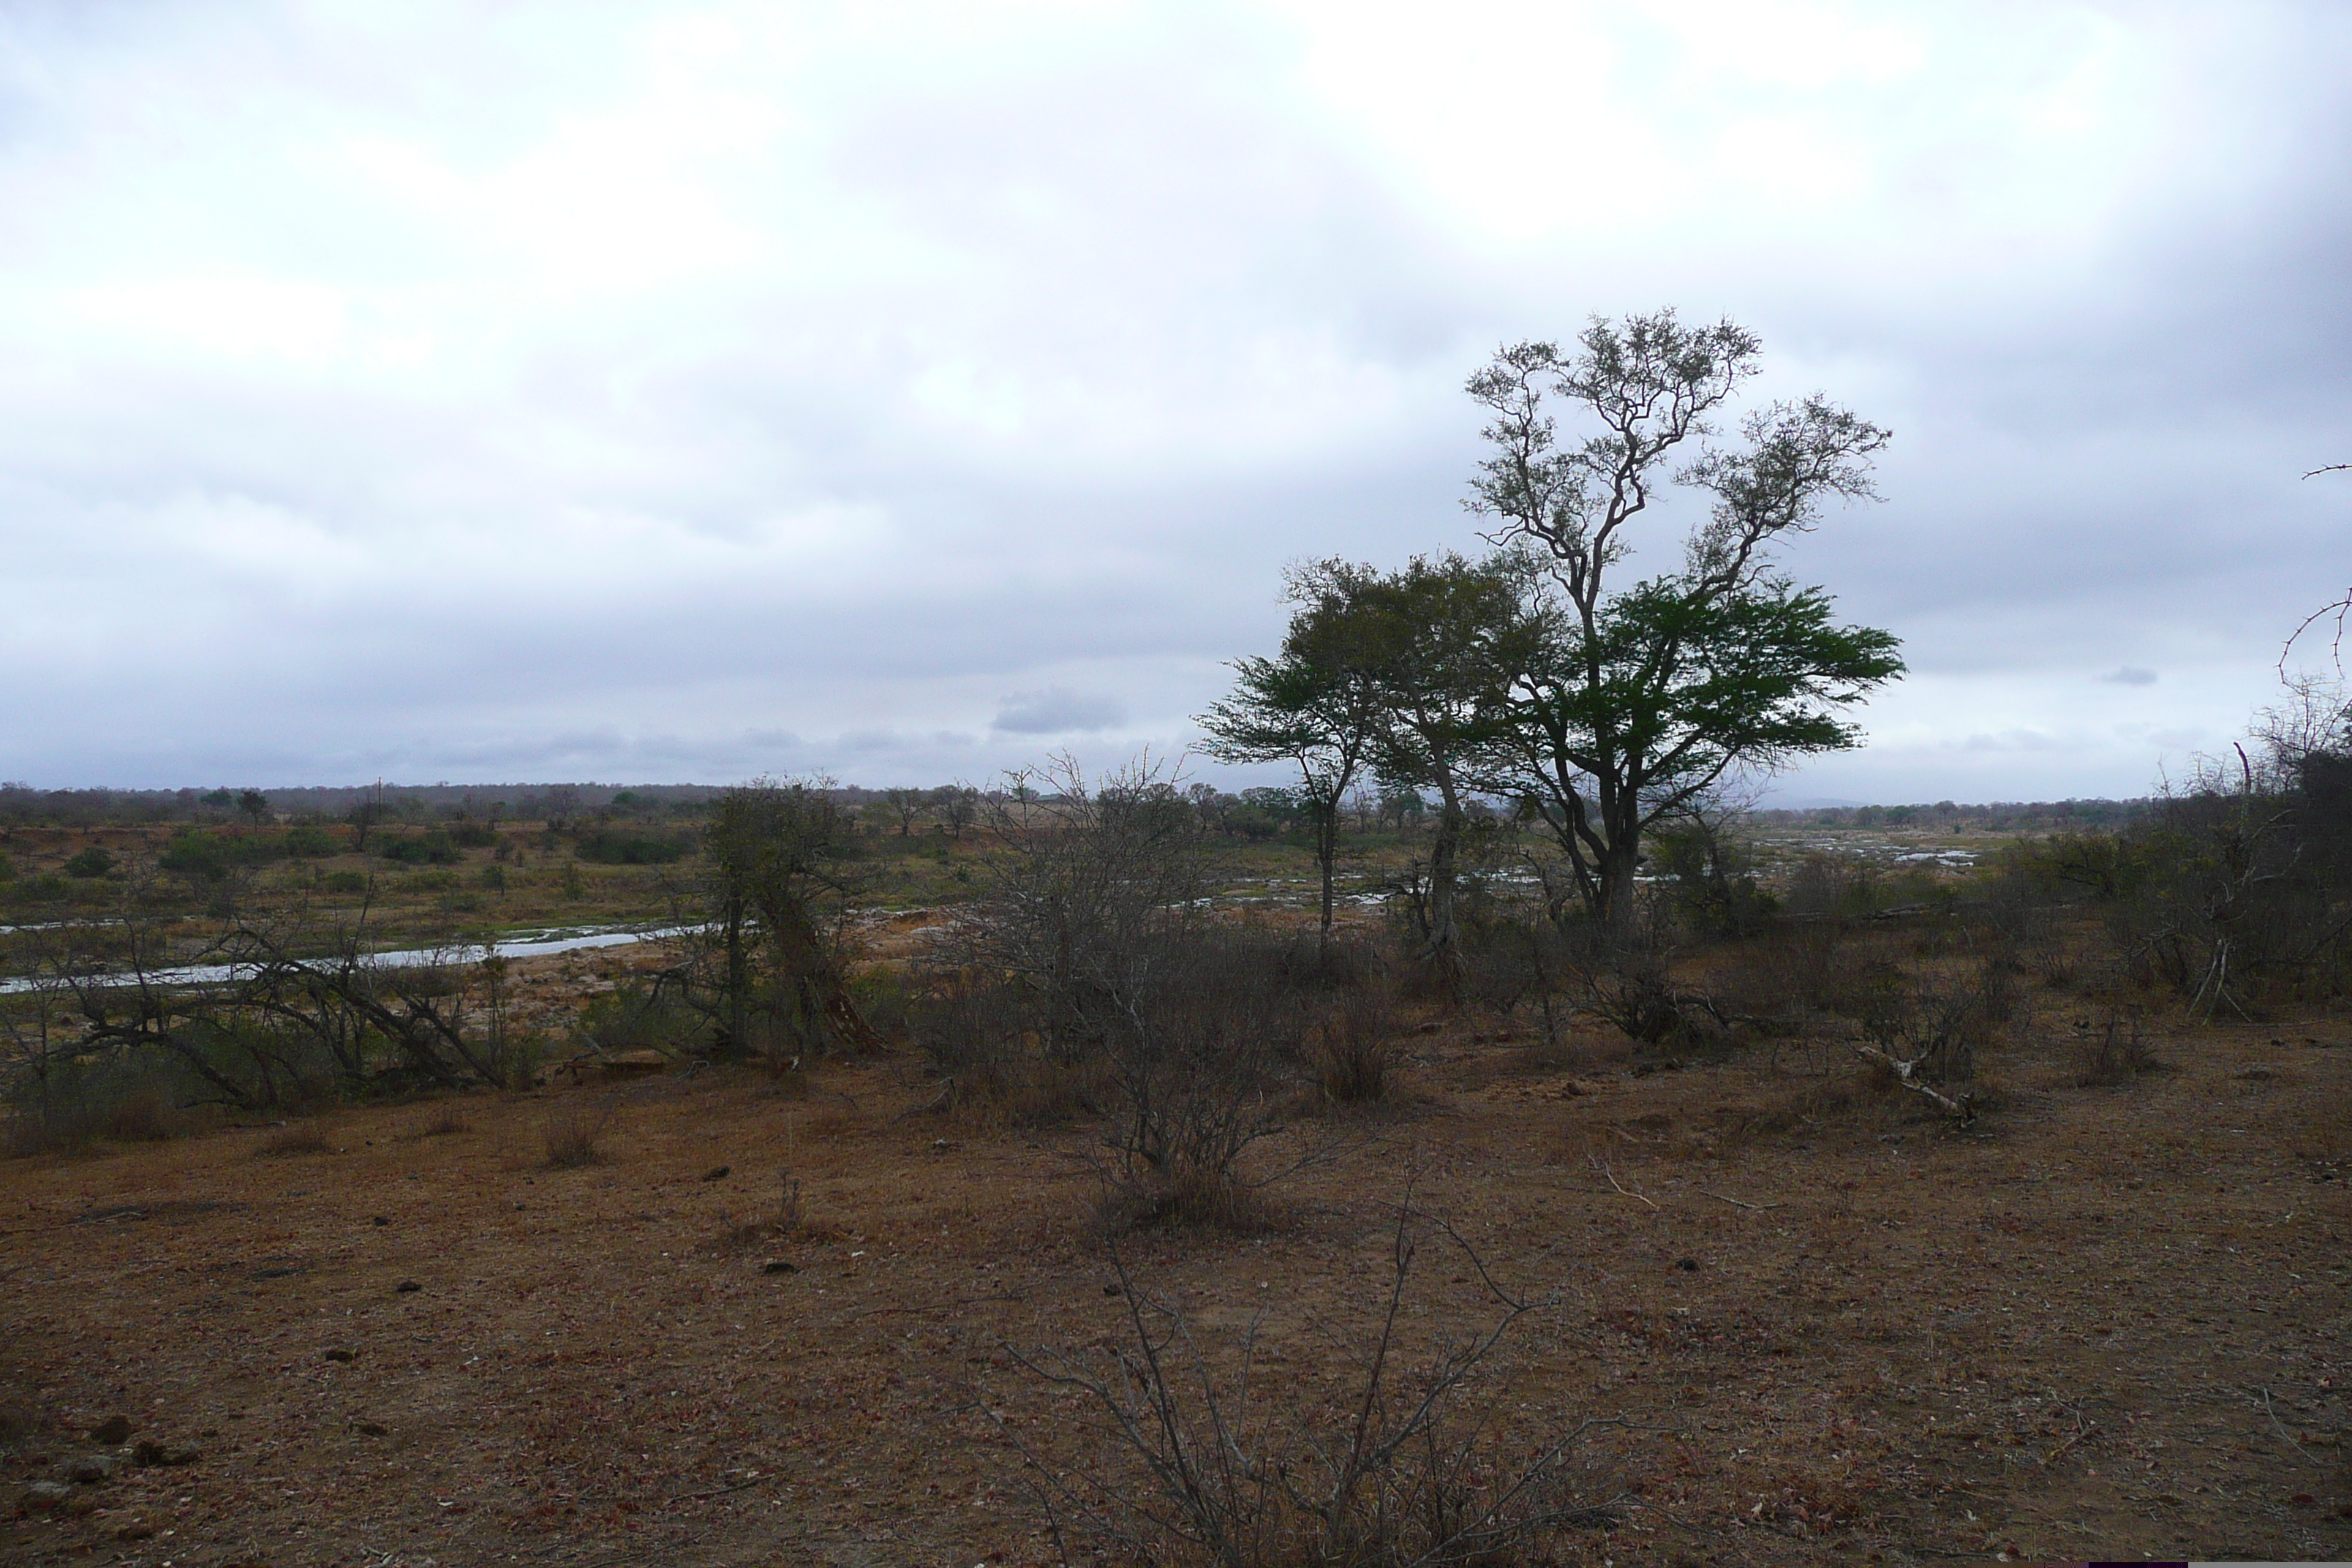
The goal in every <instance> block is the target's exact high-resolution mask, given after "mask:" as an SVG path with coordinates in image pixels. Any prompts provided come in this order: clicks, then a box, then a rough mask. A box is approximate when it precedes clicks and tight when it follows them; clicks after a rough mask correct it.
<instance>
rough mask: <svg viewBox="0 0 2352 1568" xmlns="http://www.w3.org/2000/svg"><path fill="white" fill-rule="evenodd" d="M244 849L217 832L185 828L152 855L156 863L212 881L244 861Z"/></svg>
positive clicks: (189, 875) (245, 857)
mask: <svg viewBox="0 0 2352 1568" xmlns="http://www.w3.org/2000/svg"><path fill="white" fill-rule="evenodd" d="M243 851H244V847H243V846H241V845H238V844H234V843H232V842H230V841H229V840H228V839H226V838H224V837H221V836H220V835H219V834H217V833H214V832H211V831H210V830H208V829H205V828H202V827H188V828H183V829H182V830H181V831H179V832H178V833H176V834H173V836H172V842H171V843H169V844H167V845H165V846H164V847H163V853H162V854H161V855H158V856H156V857H155V864H157V865H158V866H161V867H162V868H163V869H165V870H166V871H176V872H178V873H179V874H180V875H181V876H183V877H194V878H197V879H203V880H206V881H212V880H217V879H220V878H222V877H226V876H227V875H228V873H229V870H230V868H232V867H235V866H238V865H243V864H245V863H247V861H248V860H249V859H250V857H249V856H248V855H247V854H246V853H244V852H243Z"/></svg>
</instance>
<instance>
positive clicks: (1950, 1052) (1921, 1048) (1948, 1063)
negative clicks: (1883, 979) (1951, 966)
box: [1860, 963, 2017, 1083]
mask: <svg viewBox="0 0 2352 1568" xmlns="http://www.w3.org/2000/svg"><path fill="white" fill-rule="evenodd" d="M2016 1011H2017V999H2016V996H2015V994H2014V993H2013V992H2012V991H2011V988H2010V984H2009V975H2008V973H2007V972H2006V971H2005V970H2003V969H2002V968H2001V967H2000V966H1999V965H1997V964H1992V963H1983V964H1979V965H1975V966H1973V968H1972V969H1969V968H1963V969H1962V970H1961V972H1960V973H1954V974H1947V975H1943V976H1930V975H1917V976H1912V977H1908V978H1907V979H1903V980H1897V981H1895V982H1893V983H1892V984H1887V985H1885V987H1884V988H1883V989H1881V990H1880V991H1878V993H1877V994H1875V995H1874V996H1872V997H1870V998H1869V1000H1868V1001H1867V1002H1866V1003H1865V1004H1864V1007H1863V1008H1862V1017H1861V1020H1860V1021H1861V1025H1862V1034H1863V1038H1864V1039H1865V1040H1867V1041H1868V1042H1869V1043H1870V1045H1871V1046H1872V1047H1875V1049H1876V1050H1877V1052H1879V1053H1880V1054H1881V1055H1883V1057H1884V1058H1885V1060H1886V1061H1887V1062H1888V1063H1889V1064H1890V1065H1891V1066H1893V1067H1894V1070H1895V1072H1896V1074H1897V1076H1898V1077H1901V1078H1904V1079H1909V1078H1910V1077H1911V1076H1912V1075H1913V1074H1915V1073H1916V1075H1917V1076H1918V1077H1919V1078H1921V1079H1926V1080H1927V1081H1928V1082H1931V1083H1962V1082H1966V1081H1967V1080H1968V1079H1972V1078H1974V1077H1975V1076H1976V1072H1977V1057H1978V1055H1979V1053H1980V1052H1981V1051H1983V1050H1984V1049H1985V1048H1986V1047H1989V1046H1990V1045H1992V1044H1993V1043H1994V1042H1995V1041H1997V1040H1998V1039H2000V1037H2002V1035H2003V1034H2004V1033H2005V1031H2006V1029H2007V1027H2008V1026H2009V1024H2010V1023H2011V1019H2012V1018H2013V1017H2014V1016H2016ZM1896 1064H1899V1065H1896Z"/></svg>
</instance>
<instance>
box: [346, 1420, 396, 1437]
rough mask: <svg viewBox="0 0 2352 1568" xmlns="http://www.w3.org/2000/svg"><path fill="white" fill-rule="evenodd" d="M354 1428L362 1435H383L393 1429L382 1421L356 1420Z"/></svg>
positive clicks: (353, 1423)
mask: <svg viewBox="0 0 2352 1568" xmlns="http://www.w3.org/2000/svg"><path fill="white" fill-rule="evenodd" d="M391 1430H392V1428H391V1427H389V1426H385V1425H384V1424H383V1422H381V1421H354V1422H352V1431H354V1432H356V1433H358V1434H359V1435H360V1436H362V1437H381V1436H383V1435H384V1434H386V1433H387V1432H390V1431H391Z"/></svg>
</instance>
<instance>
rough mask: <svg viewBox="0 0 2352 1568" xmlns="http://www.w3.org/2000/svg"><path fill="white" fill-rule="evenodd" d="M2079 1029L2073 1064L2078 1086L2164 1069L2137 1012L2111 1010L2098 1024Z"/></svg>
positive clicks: (2118, 1080) (2123, 1079)
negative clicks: (2148, 1039)
mask: <svg viewBox="0 0 2352 1568" xmlns="http://www.w3.org/2000/svg"><path fill="white" fill-rule="evenodd" d="M2076 1028H2077V1031H2078V1032H2077V1034H2076V1036H2075V1038H2074V1051H2073V1062H2072V1064H2071V1065H2072V1067H2073V1079H2074V1084H2075V1086H2076V1087H2077V1088H2080V1089H2091V1088H2095V1087H2096V1086H2099V1085H2102V1084H2123V1083H2130V1082H2133V1081H2134V1080H2136V1079H2138V1078H2139V1076H2140V1075H2141V1074H2142V1073H2151V1072H2158V1071H2161V1070H2162V1069H2163V1067H2164V1063H2163V1062H2162V1061H2161V1060H2159V1059H2158V1057H2157V1054H2156V1048H2155V1047H2153V1046H2151V1045H2149V1044H2148V1041H2147V1035H2146V1033H2145V1032H2144V1028H2143V1026H2142V1022H2141V1019H2140V1016H2139V1014H2138V1013H2137V1012H2136V1011H2133V1012H2122V1013H2118V1012H2110V1013H2108V1014H2106V1015H2105V1016H2104V1017H2102V1018H2101V1019H2100V1020H2099V1021H2098V1022H2097V1023H2096V1024H2095V1025H2093V1024H2087V1023H2086V1024H2082V1025H2077V1026H2076Z"/></svg>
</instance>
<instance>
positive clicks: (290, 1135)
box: [253, 1121, 327, 1160]
mask: <svg viewBox="0 0 2352 1568" xmlns="http://www.w3.org/2000/svg"><path fill="white" fill-rule="evenodd" d="M253 1152H254V1153H255V1154H256V1155H257V1156H259V1157H260V1158H262V1159H265V1160H282V1159H287V1158H290V1157H292V1156H295V1155H299V1154H323V1153H325V1152H327V1131H326V1129H325V1128H323V1127H320V1125H319V1124H318V1123H316V1122H314V1121H297V1122H295V1123H293V1124H292V1125H290V1126H286V1127H280V1128H278V1129H277V1130H276V1131H272V1132H271V1133H269V1134H268V1136H267V1137H265V1138H263V1139H262V1140H261V1142H259V1143H257V1144H256V1145H255V1146H254V1151H253Z"/></svg>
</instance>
